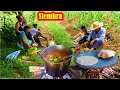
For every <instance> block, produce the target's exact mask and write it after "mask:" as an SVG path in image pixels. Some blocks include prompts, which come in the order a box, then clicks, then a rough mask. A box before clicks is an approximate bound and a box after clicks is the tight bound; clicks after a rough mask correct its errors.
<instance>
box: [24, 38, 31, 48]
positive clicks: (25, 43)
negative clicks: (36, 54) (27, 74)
mask: <svg viewBox="0 0 120 90" xmlns="http://www.w3.org/2000/svg"><path fill="white" fill-rule="evenodd" d="M22 42H23V43H24V44H25V45H27V46H28V48H30V47H31V46H30V45H29V44H28V43H27V42H26V41H25V39H24V37H22Z"/></svg>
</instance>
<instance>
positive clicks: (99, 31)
mask: <svg viewBox="0 0 120 90" xmlns="http://www.w3.org/2000/svg"><path fill="white" fill-rule="evenodd" d="M62 12H63V14H64V20H63V21H38V20H37V13H38V11H0V34H1V35H0V36H1V37H0V45H1V48H0V78H2V79H120V35H119V34H120V12H119V11H62Z"/></svg>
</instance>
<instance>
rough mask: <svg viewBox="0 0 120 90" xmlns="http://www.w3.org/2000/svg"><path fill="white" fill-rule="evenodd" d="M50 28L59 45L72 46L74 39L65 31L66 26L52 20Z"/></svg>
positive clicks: (49, 24)
mask: <svg viewBox="0 0 120 90" xmlns="http://www.w3.org/2000/svg"><path fill="white" fill-rule="evenodd" d="M48 28H49V29H50V32H51V34H52V36H53V37H54V39H55V41H56V43H57V44H59V45H64V46H71V45H72V44H71V43H72V40H71V39H70V35H69V34H68V33H67V32H66V31H65V28H64V27H62V26H60V25H59V24H58V23H55V22H50V23H48Z"/></svg>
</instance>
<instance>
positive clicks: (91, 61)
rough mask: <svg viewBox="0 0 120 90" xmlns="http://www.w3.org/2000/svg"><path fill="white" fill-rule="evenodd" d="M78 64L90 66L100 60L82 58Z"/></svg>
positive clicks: (90, 57) (91, 57)
mask: <svg viewBox="0 0 120 90" xmlns="http://www.w3.org/2000/svg"><path fill="white" fill-rule="evenodd" d="M76 62H77V63H79V64H80V65H85V66H89V65H94V64H96V63H97V62H98V59H97V58H95V57H93V56H80V57H78V58H77V59H76Z"/></svg>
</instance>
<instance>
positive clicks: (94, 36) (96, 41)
mask: <svg viewBox="0 0 120 90" xmlns="http://www.w3.org/2000/svg"><path fill="white" fill-rule="evenodd" d="M90 29H91V31H92V32H91V33H90V34H89V36H88V38H87V41H86V45H87V46H90V45H91V46H92V48H91V50H95V49H97V48H98V47H99V46H101V45H102V44H103V43H104V40H105V35H106V29H105V28H103V23H99V22H98V21H96V22H94V23H93V24H92V25H91V27H90ZM80 46H81V43H79V44H78V45H77V49H78V48H80Z"/></svg>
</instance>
